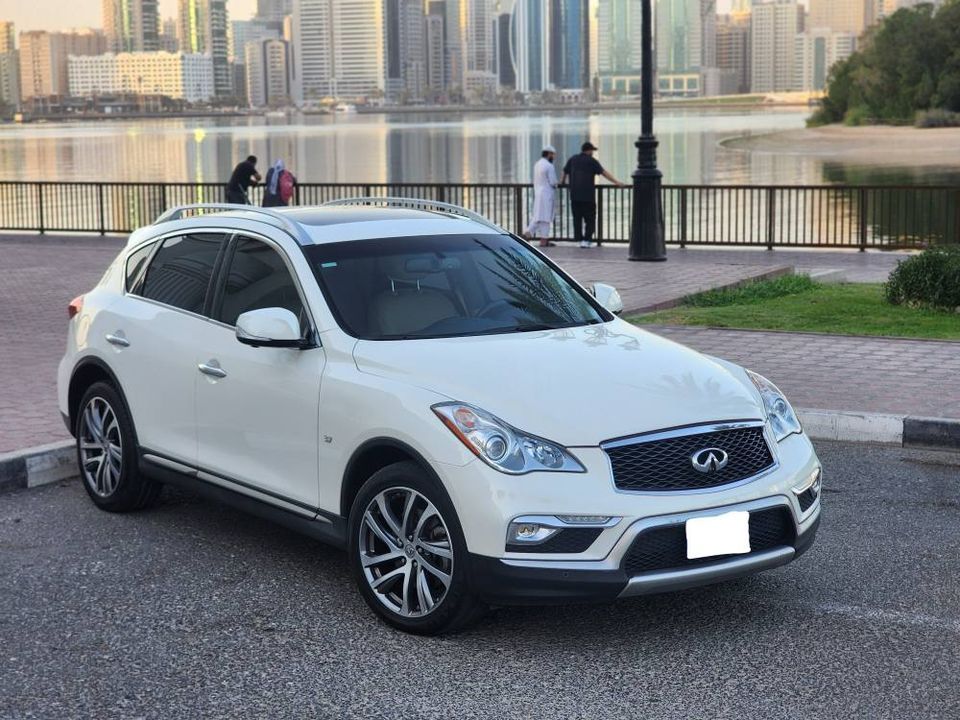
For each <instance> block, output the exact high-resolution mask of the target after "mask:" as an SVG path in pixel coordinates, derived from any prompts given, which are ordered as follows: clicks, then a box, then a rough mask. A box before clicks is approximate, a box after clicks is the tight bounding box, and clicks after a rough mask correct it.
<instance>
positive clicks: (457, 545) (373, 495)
mask: <svg viewBox="0 0 960 720" xmlns="http://www.w3.org/2000/svg"><path fill="white" fill-rule="evenodd" d="M411 498H412V499H411ZM408 501H409V502H410V504H409V510H407V507H408ZM383 508H386V511H387V513H389V517H388V516H386V515H384V512H383ZM348 528H349V529H348V535H347V549H348V553H349V556H350V567H351V568H352V570H353V574H354V577H355V579H356V581H357V586H358V587H359V589H360V594H361V595H362V596H363V599H364V600H365V601H366V603H367V605H369V606H370V609H371V610H373V611H374V612H375V613H376V614H377V615H379V616H380V617H381V618H382V619H383V620H385V621H386V622H387V623H388V624H389V625H392V626H393V627H395V628H397V629H398V630H403V631H405V632H409V633H414V634H417V635H441V634H448V633H453V632H457V631H459V630H463V629H464V628H466V627H468V626H469V625H471V624H472V623H474V622H476V621H477V620H478V619H479V618H480V617H481V616H482V615H483V613H484V611H485V610H486V608H485V606H484V605H483V604H482V603H481V602H479V601H478V599H477V598H476V597H475V596H474V594H473V592H472V591H471V583H470V566H469V557H468V554H467V544H466V541H465V540H464V537H463V530H462V528H461V527H460V521H459V520H458V519H457V515H456V512H455V511H454V509H453V504H452V503H451V502H450V499H449V497H448V496H447V494H446V492H445V491H444V490H443V488H442V487H439V485H438V483H437V482H436V481H435V480H433V479H432V478H431V477H430V476H429V475H428V474H427V473H426V472H425V471H424V470H423V468H421V467H420V466H419V465H417V464H416V463H414V462H399V463H395V464H393V465H389V466H387V467H385V468H383V469H382V470H380V471H378V472H376V473H375V474H374V475H373V476H372V477H371V478H370V479H369V480H367V482H366V483H365V484H364V485H363V487H362V488H361V489H360V492H359V493H358V494H357V497H356V498H355V499H354V501H353V507H352V508H351V510H350V521H349V525H348ZM399 528H403V531H404V532H403V533H402V534H403V535H405V536H406V537H404V538H400V539H398V533H397V532H396V531H395V530H396V529H399ZM411 537H412V538H413V539H412V540H411V539H410V538H411ZM448 554H449V555H450V557H446V555H448ZM374 557H378V558H383V559H382V560H379V561H374V562H371V558H374ZM444 577H446V578H447V581H446V582H445V581H444V579H443V578H444ZM378 583H379V585H378V587H377V589H374V585H376V584H378ZM404 593H405V595H404ZM404 597H405V598H406V600H405V601H404Z"/></svg>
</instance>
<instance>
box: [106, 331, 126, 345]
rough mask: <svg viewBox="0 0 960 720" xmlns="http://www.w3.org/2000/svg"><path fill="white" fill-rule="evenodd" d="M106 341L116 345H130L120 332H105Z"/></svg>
mask: <svg viewBox="0 0 960 720" xmlns="http://www.w3.org/2000/svg"><path fill="white" fill-rule="evenodd" d="M106 337H107V342H108V343H110V344H111V345H116V346H118V347H130V341H129V340H127V339H126V338H125V337H124V336H123V335H122V334H119V332H118V334H114V333H107V336H106Z"/></svg>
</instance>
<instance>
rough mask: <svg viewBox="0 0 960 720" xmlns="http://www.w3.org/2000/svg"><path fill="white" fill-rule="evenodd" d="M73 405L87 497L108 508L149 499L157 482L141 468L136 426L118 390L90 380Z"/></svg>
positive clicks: (142, 504) (127, 507)
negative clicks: (75, 412) (74, 406)
mask: <svg viewBox="0 0 960 720" xmlns="http://www.w3.org/2000/svg"><path fill="white" fill-rule="evenodd" d="M78 407H79V409H78V411H77V418H76V425H75V427H74V435H75V437H76V447H77V466H78V469H79V471H80V479H81V481H82V482H83V487H84V488H85V489H86V491H87V494H88V495H89V496H90V499H91V500H93V502H94V504H95V505H96V506H97V507H98V508H100V509H101V510H106V511H108V512H130V511H133V510H142V509H143V508H146V507H149V506H150V505H152V504H153V503H154V502H155V501H156V499H157V497H158V496H159V495H160V489H161V487H162V486H161V485H160V483H158V482H156V481H154V480H150V479H149V478H147V477H145V476H144V475H142V474H141V472H140V463H139V458H138V456H137V434H136V430H135V429H134V427H133V419H132V418H131V417H130V411H129V410H127V406H126V403H125V402H124V401H123V398H122V397H121V396H120V393H119V392H117V390H116V389H115V388H114V387H113V386H112V385H110V384H108V383H105V382H98V383H94V384H93V385H91V386H90V387H89V388H87V391H86V392H85V393H84V394H83V398H82V399H81V400H80V405H79V406H78Z"/></svg>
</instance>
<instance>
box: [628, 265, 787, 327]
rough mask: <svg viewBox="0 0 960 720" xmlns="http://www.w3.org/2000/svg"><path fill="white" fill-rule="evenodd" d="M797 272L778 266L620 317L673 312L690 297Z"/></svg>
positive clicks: (663, 301) (631, 311) (629, 312)
mask: <svg viewBox="0 0 960 720" xmlns="http://www.w3.org/2000/svg"><path fill="white" fill-rule="evenodd" d="M795 272H796V270H795V268H794V267H793V265H777V266H775V267H772V268H769V269H766V270H763V271H761V272H758V273H757V274H756V275H752V276H750V277H748V278H743V279H741V280H734V281H733V282H728V283H724V284H721V285H717V286H716V287H710V288H705V289H704V290H698V291H696V292H693V293H689V294H687V295H683V296H682V297H675V298H670V299H669V300H662V301H660V302H656V303H651V304H650V305H644V306H642V307H638V308H633V307H624V309H623V312H622V313H620V315H621V317H629V316H630V315H646V314H647V313H653V312H657V311H659V310H671V309H672V308H675V307H677V306H678V305H682V304H683V301H684V300H686V299H687V298H688V297H689V296H690V295H696V294H697V293H699V292H708V291H709V292H712V291H714V290H733V289H735V288H740V287H743V286H744V285H750V284H751V283H755V282H761V281H763V280H775V279H776V278H778V277H783V276H784V275H793V274H794V273H795Z"/></svg>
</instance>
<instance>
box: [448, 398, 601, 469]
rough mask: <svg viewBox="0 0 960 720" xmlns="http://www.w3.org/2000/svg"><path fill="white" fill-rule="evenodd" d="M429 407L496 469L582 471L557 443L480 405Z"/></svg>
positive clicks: (460, 404) (577, 463)
mask: <svg viewBox="0 0 960 720" xmlns="http://www.w3.org/2000/svg"><path fill="white" fill-rule="evenodd" d="M431 409H432V410H433V412H435V413H436V414H437V417H439V418H440V419H441V420H442V421H443V424H444V425H446V426H447V427H448V428H450V432H452V433H453V434H454V435H456V436H457V437H458V438H459V439H460V442H462V443H463V444H464V445H466V446H467V448H468V449H469V450H470V452H472V453H473V454H474V455H476V456H477V457H479V458H480V459H481V460H483V461H484V462H485V463H487V465H489V466H490V467H492V468H494V469H496V470H500V471H501V472H505V473H509V474H511V475H522V474H523V473H528V472H536V471H547V472H585V470H584V467H583V465H581V464H580V462H579V461H578V460H577V459H576V458H575V457H573V455H571V454H570V453H569V452H567V451H566V450H565V449H564V448H562V447H560V446H559V445H557V444H556V443H552V442H550V441H548V440H544V439H543V438H539V437H537V436H536V435H530V434H528V433H525V432H521V431H519V430H517V429H516V428H515V427H511V426H510V425H508V424H507V423H505V422H503V420H500V419H499V418H497V417H494V416H493V415H491V414H490V413H488V412H484V411H483V410H481V409H480V408H475V407H473V406H472V405H466V404H464V403H440V404H439V405H434V406H433V407H432V408H431Z"/></svg>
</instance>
